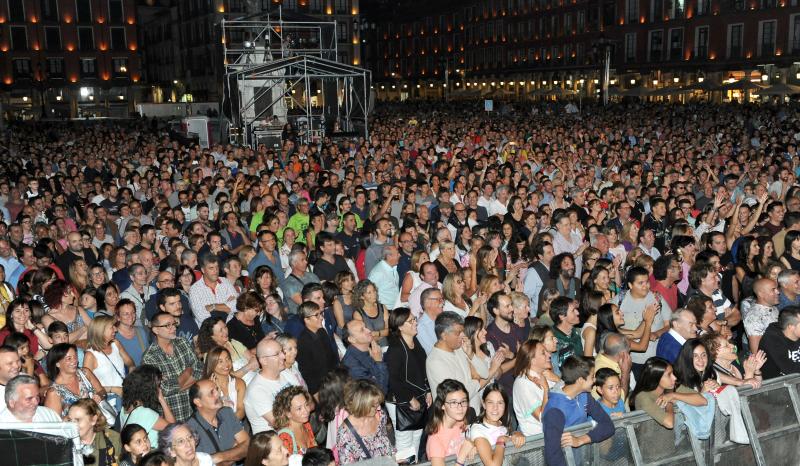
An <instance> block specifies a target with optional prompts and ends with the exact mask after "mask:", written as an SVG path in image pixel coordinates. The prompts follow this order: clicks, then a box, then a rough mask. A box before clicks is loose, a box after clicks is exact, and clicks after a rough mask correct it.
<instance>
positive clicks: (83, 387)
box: [51, 369, 94, 417]
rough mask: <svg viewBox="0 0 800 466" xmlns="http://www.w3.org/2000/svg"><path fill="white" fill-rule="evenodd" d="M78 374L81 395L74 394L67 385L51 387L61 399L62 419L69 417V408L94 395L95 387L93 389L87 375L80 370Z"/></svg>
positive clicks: (55, 384)
mask: <svg viewBox="0 0 800 466" xmlns="http://www.w3.org/2000/svg"><path fill="white" fill-rule="evenodd" d="M77 374H78V386H79V387H80V393H78V394H75V393H72V390H70V389H69V387H67V386H66V385H61V384H57V383H53V385H52V386H51V387H52V388H53V390H55V391H56V393H58V396H60V397H61V417H64V416H66V415H67V412H69V407H70V406H72V405H73V404H75V402H76V401H78V400H80V399H81V398H90V397H91V396H92V394H93V393H94V387H92V383H91V382H90V381H89V379H88V378H87V377H86V374H84V373H83V371H82V370H80V369H78V371H77Z"/></svg>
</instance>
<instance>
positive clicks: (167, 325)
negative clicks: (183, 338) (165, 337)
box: [153, 322, 180, 328]
mask: <svg viewBox="0 0 800 466" xmlns="http://www.w3.org/2000/svg"><path fill="white" fill-rule="evenodd" d="M179 325H180V324H178V323H177V322H171V323H169V324H164V325H153V328H169V327H175V328H178V327H179Z"/></svg>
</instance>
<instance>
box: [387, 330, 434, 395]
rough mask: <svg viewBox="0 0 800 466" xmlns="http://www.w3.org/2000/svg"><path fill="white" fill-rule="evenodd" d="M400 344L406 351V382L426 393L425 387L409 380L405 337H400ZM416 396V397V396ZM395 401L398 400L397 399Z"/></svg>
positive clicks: (406, 351)
mask: <svg viewBox="0 0 800 466" xmlns="http://www.w3.org/2000/svg"><path fill="white" fill-rule="evenodd" d="M400 346H402V347H403V352H405V353H406V373H405V377H406V383H407V384H409V385H411V386H412V387H414V388H417V389H419V390H420V391H422V394H425V393H426V392H427V390H425V389H423V388H422V387H420V386H419V385H417V384H415V383H412V382H410V381H409V380H408V348H406V342H405V340H403V337H400ZM414 398H416V397H414ZM395 401H396V400H395ZM410 402H411V400H408V403H410Z"/></svg>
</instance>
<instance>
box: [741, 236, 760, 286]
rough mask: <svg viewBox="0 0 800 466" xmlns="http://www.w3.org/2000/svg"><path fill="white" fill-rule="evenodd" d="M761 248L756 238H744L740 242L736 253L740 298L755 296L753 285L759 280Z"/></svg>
mask: <svg viewBox="0 0 800 466" xmlns="http://www.w3.org/2000/svg"><path fill="white" fill-rule="evenodd" d="M760 254H761V246H759V245H758V240H757V239H756V237H755V236H744V237H742V238H741V240H740V241H739V248H738V249H737V251H736V279H737V280H738V281H739V289H740V290H741V294H740V298H741V299H744V298H747V297H749V296H751V295H752V294H753V283H754V282H755V281H756V280H757V279H758V274H759V270H760V269H759V263H758V257H759V255H760Z"/></svg>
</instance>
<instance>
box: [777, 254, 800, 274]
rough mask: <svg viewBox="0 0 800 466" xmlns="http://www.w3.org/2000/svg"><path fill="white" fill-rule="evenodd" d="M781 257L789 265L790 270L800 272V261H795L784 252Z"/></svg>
mask: <svg viewBox="0 0 800 466" xmlns="http://www.w3.org/2000/svg"><path fill="white" fill-rule="evenodd" d="M781 257H783V258H784V259H786V262H788V263H789V265H790V266H791V268H792V270H798V271H800V260H798V259H795V258H794V257H792V255H791V254H789V253H786V252H785V253H783V256H781Z"/></svg>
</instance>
